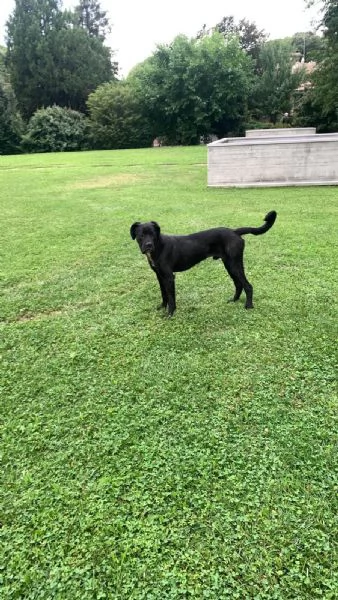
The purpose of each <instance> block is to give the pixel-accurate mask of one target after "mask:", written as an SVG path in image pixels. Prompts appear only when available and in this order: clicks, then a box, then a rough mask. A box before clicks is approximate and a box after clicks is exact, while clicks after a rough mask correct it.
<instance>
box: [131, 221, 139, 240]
mask: <svg viewBox="0 0 338 600" xmlns="http://www.w3.org/2000/svg"><path fill="white" fill-rule="evenodd" d="M139 225H141V223H140V222H139V221H136V223H133V224H132V226H131V228H130V235H131V238H132V239H133V240H134V239H135V238H136V229H137V228H138V226H139Z"/></svg>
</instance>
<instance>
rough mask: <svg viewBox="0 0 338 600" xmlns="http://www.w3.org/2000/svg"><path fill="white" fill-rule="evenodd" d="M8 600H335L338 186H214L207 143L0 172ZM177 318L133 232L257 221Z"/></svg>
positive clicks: (185, 292)
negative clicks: (233, 256) (231, 265)
mask: <svg viewBox="0 0 338 600" xmlns="http://www.w3.org/2000/svg"><path fill="white" fill-rule="evenodd" d="M0 182H1V186H0V210H1V219H0V231H1V247H0V357H1V358H0V360H1V373H0V394H1V438H2V440H1V463H2V465H1V471H0V479H1V481H0V499H1V516H0V521H1V528H0V554H1V556H2V557H1V561H0V588H1V590H2V591H1V592H0V595H1V598H2V599H3V600H9V599H12V598H22V599H25V600H31V599H34V600H42V599H53V600H54V599H55V600H68V599H69V600H76V599H81V600H94V599H101V598H107V599H121V600H132V599H137V600H140V599H149V600H150V599H151V600H160V599H161V600H162V599H175V598H180V599H185V598H201V599H202V598H208V599H213V600H219V599H223V598H224V599H226V598H229V599H237V598H238V599H240V600H246V599H248V600H251V599H257V600H258V599H259V600H273V599H281V600H288V599H290V600H305V599H309V600H314V599H317V598H321V599H323V598H324V599H327V600H329V599H332V600H333V599H336V598H337V597H338V580H337V569H338V565H337V541H338V527H337V520H338V518H337V515H338V512H337V508H338V507H337V497H338V494H337V491H338V489H337V488H338V485H337V484H338V469H337V414H338V413H337V396H336V371H335V357H336V333H337V327H336V318H337V312H336V309H337V302H336V300H337V278H336V254H335V250H336V241H337V238H336V226H337V213H336V208H337V197H338V189H337V188H324V187H323V188H302V189H300V188H297V189H286V188H285V189H259V190H235V189H227V190H220V189H219V190H216V189H207V187H206V149H205V148H204V147H201V148H176V149H173V148H160V149H149V150H139V151H115V152H97V153H95V152H88V153H83V154H55V155H35V156H17V157H1V158H0ZM272 209H275V210H277V212H278V219H277V221H276V224H275V226H274V227H273V229H271V231H269V232H268V233H267V234H266V235H264V236H260V237H253V236H247V238H246V253H245V260H246V271H247V276H248V279H249V280H250V281H251V283H252V284H253V286H254V304H255V309H254V310H253V311H246V310H244V300H243V299H241V301H240V302H238V303H237V304H227V303H226V300H227V299H228V298H229V297H230V296H231V295H232V294H233V284H232V281H231V280H230V279H229V277H228V275H227V274H226V273H225V271H224V267H223V265H222V263H221V262H220V261H213V260H211V259H210V260H207V261H205V262H204V263H202V264H200V265H198V266H197V267H195V268H194V269H192V270H190V271H188V272H186V273H182V274H178V275H177V278H176V285H177V306H178V308H177V313H176V314H175V317H174V318H173V319H166V318H165V317H164V314H163V313H161V312H157V311H156V305H157V304H158V303H159V301H160V295H159V290H158V285H157V282H156V281H155V277H154V275H153V273H152V272H151V271H150V269H149V267H148V265H147V262H146V259H145V258H144V257H143V256H142V255H141V254H140V252H139V250H138V247H137V245H136V243H135V242H133V241H132V240H131V239H130V237H129V227H130V225H131V223H132V222H134V221H136V220H140V221H142V220H157V221H158V222H159V223H160V225H161V226H162V229H163V231H164V232H167V233H189V232H192V231H195V230H198V229H204V228H208V227H214V226H219V225H226V226H233V227H238V226H243V225H253V226H255V225H257V226H258V225H261V223H262V220H263V217H264V215H265V214H266V213H267V212H268V211H269V210H272Z"/></svg>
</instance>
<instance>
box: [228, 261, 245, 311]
mask: <svg viewBox="0 0 338 600" xmlns="http://www.w3.org/2000/svg"><path fill="white" fill-rule="evenodd" d="M223 264H224V266H225V268H226V270H227V271H228V273H229V275H230V277H231V279H232V281H233V282H234V284H235V295H234V297H233V298H230V299H229V300H228V302H237V300H238V299H239V297H240V295H241V293H242V291H243V285H242V283H241V282H240V280H239V279H238V277H237V276H236V275H235V274H234V272H233V270H232V269H231V267H230V265H229V262H228V261H227V260H226V259H223Z"/></svg>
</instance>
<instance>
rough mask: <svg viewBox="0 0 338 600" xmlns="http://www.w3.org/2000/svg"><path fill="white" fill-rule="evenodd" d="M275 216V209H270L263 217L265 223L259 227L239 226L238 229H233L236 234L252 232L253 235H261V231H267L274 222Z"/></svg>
mask: <svg viewBox="0 0 338 600" xmlns="http://www.w3.org/2000/svg"><path fill="white" fill-rule="evenodd" d="M276 218H277V213H276V211H275V210H271V211H270V212H269V213H268V214H267V215H266V216H265V217H264V221H265V223H264V225H262V226H261V227H239V228H238V229H235V230H234V231H235V233H237V234H238V235H245V234H246V233H252V234H253V235H262V233H266V232H267V231H269V229H271V227H272V225H273V224H274V222H275V220H276Z"/></svg>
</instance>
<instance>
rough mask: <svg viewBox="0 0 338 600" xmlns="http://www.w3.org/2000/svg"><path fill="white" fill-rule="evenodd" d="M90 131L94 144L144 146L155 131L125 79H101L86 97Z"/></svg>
mask: <svg viewBox="0 0 338 600" xmlns="http://www.w3.org/2000/svg"><path fill="white" fill-rule="evenodd" d="M87 104H88V108H89V115H90V131H91V136H92V142H93V145H94V147H95V148H97V149H101V150H110V149H114V148H120V149H122V148H143V147H147V146H150V145H151V142H152V139H153V137H154V135H152V133H151V127H150V124H149V120H148V119H147V117H146V116H145V115H144V114H142V109H141V106H140V102H139V100H138V98H137V95H136V94H135V92H134V91H133V89H132V88H131V86H129V85H128V84H126V83H124V82H112V83H104V84H103V85H101V86H100V87H98V88H97V90H95V92H93V93H92V94H90V96H89V98H88V102H87Z"/></svg>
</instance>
